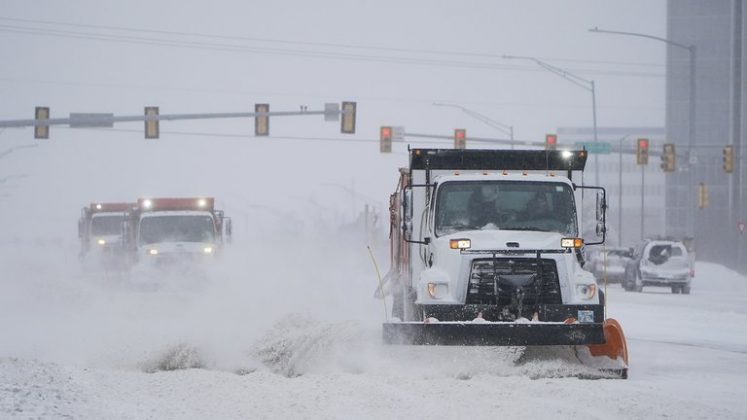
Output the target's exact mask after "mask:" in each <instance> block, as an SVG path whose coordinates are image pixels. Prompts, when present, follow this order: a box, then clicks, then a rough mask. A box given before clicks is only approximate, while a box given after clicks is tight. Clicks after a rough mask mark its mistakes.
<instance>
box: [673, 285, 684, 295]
mask: <svg viewBox="0 0 747 420" xmlns="http://www.w3.org/2000/svg"><path fill="white" fill-rule="evenodd" d="M677 293H682V287H680V286H672V294H673V295H676V294H677Z"/></svg>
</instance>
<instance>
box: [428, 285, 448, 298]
mask: <svg viewBox="0 0 747 420" xmlns="http://www.w3.org/2000/svg"><path fill="white" fill-rule="evenodd" d="M426 286H427V288H428V295H429V296H430V297H431V299H441V298H443V297H444V296H446V293H447V292H448V290H449V286H448V285H446V284H439V283H428V284H427V285H426Z"/></svg>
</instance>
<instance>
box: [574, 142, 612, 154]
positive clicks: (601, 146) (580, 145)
mask: <svg viewBox="0 0 747 420" xmlns="http://www.w3.org/2000/svg"><path fill="white" fill-rule="evenodd" d="M574 146H575V148H576V149H586V151H587V152H589V153H592V154H600V155H608V154H610V152H612V144H610V143H607V142H604V141H600V142H596V143H595V142H593V141H577V142H576V143H574Z"/></svg>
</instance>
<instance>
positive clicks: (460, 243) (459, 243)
mask: <svg viewBox="0 0 747 420" xmlns="http://www.w3.org/2000/svg"><path fill="white" fill-rule="evenodd" d="M471 247H472V241H471V240H469V239H452V240H450V241H449V248H451V249H469V248H471Z"/></svg>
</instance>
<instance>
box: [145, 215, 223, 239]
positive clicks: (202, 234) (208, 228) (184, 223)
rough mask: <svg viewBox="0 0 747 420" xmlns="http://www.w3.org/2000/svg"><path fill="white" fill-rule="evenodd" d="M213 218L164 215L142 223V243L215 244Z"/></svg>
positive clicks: (152, 217) (150, 218)
mask: <svg viewBox="0 0 747 420" xmlns="http://www.w3.org/2000/svg"><path fill="white" fill-rule="evenodd" d="M214 236H215V232H214V224H213V218H212V217H210V216H204V215H168V216H167V215H164V216H151V217H145V218H143V219H142V220H141V221H140V243H141V244H153V243H159V242H213V239H214Z"/></svg>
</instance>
